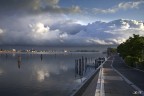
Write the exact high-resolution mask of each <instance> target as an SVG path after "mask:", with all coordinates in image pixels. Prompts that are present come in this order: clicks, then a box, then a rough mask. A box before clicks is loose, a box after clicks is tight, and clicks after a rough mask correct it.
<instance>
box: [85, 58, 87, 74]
mask: <svg viewBox="0 0 144 96" xmlns="http://www.w3.org/2000/svg"><path fill="white" fill-rule="evenodd" d="M86 70H87V57H85V72H86Z"/></svg>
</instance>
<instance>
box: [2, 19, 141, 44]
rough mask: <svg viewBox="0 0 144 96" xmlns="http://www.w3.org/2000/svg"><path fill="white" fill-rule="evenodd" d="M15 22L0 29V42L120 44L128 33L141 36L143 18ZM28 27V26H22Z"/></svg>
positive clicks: (127, 36)
mask: <svg viewBox="0 0 144 96" xmlns="http://www.w3.org/2000/svg"><path fill="white" fill-rule="evenodd" d="M21 27H23V26H20V28H19V27H18V26H16V28H18V30H10V29H7V30H5V31H4V32H3V31H2V29H1V33H2V35H1V41H0V44H1V45H2V44H8V45H9V44H13V45H48V46H87V45H97V44H101V45H110V44H120V43H122V42H124V41H125V40H126V39H127V38H129V36H132V35H133V34H139V35H143V36H144V22H142V21H137V20H125V19H118V20H113V21H110V22H102V21H96V22H93V23H91V24H88V25H80V24H78V23H76V21H73V20H65V21H61V22H58V23H52V24H51V25H48V24H47V23H43V22H37V23H33V24H29V27H28V29H26V30H27V31H26V30H23V29H24V28H21ZM25 28H27V27H25Z"/></svg>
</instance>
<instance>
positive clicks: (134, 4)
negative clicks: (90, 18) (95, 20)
mask: <svg viewBox="0 0 144 96" xmlns="http://www.w3.org/2000/svg"><path fill="white" fill-rule="evenodd" d="M143 3H144V1H135V2H122V3H119V4H118V5H116V6H114V7H112V8H108V9H98V8H93V9H92V12H94V13H95V14H98V13H104V14H106V13H115V12H117V11H119V10H127V9H136V8H139V6H140V5H141V4H143Z"/></svg>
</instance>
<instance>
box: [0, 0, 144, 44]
mask: <svg viewBox="0 0 144 96" xmlns="http://www.w3.org/2000/svg"><path fill="white" fill-rule="evenodd" d="M143 9H144V0H0V45H47V46H89V45H116V44H120V43H122V42H124V41H125V40H126V39H128V38H129V37H130V36H132V35H133V34H139V35H141V36H144V16H143V14H144V11H143Z"/></svg>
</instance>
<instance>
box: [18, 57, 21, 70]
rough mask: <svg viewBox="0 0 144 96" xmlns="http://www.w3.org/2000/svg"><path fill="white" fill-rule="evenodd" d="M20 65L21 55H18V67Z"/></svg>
mask: <svg viewBox="0 0 144 96" xmlns="http://www.w3.org/2000/svg"><path fill="white" fill-rule="evenodd" d="M20 65H21V56H20V55H19V56H18V68H19V69H20Z"/></svg>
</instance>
